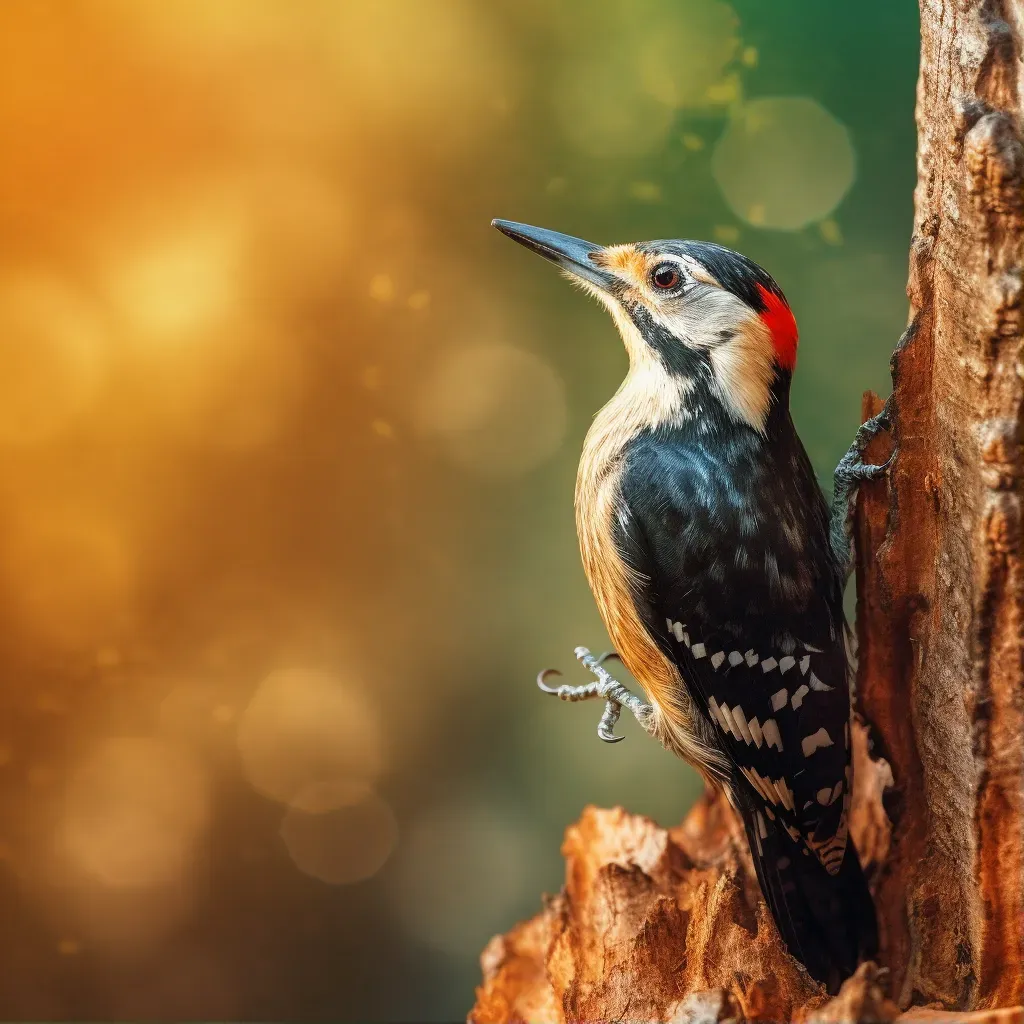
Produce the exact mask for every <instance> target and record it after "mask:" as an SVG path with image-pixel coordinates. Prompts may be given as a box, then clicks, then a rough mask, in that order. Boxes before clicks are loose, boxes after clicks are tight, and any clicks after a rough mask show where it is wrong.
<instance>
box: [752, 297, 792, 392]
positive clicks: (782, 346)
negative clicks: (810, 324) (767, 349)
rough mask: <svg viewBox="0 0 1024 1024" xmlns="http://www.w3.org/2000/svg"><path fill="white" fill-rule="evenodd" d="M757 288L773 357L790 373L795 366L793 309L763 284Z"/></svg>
mask: <svg viewBox="0 0 1024 1024" xmlns="http://www.w3.org/2000/svg"><path fill="white" fill-rule="evenodd" d="M757 290H758V291H759V292H760V293H761V299H762V301H763V302H764V305H765V310H764V312H763V313H762V314H761V319H762V320H763V321H764V322H765V323H766V324H767V325H768V330H770V331H771V332H772V341H774V342H775V358H776V359H777V360H778V361H779V365H780V366H781V367H782V368H783V369H784V370H789V371H790V372H791V373H792V371H793V367H795V366H796V342H797V330H796V320H795V319H793V311H792V310H791V309H790V308H789V305H788V303H787V302H786V300H785V299H784V298H783V297H782V296H781V295H776V294H775V292H772V291H769V290H768V289H767V288H765V286H764V285H763V284H759V285H758V286H757Z"/></svg>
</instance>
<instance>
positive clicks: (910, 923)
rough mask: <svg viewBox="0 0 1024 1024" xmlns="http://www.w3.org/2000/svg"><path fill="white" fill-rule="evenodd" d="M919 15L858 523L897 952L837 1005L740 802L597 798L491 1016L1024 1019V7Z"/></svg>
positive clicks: (886, 895)
mask: <svg viewBox="0 0 1024 1024" xmlns="http://www.w3.org/2000/svg"><path fill="white" fill-rule="evenodd" d="M921 31H922V48H921V75H920V81H919V83H918V102H917V123H918V140H919V142H918V184H917V190H916V193H915V218H914V237H913V241H912V245H911V259H910V283H909V286H908V294H909V296H910V301H911V317H910V325H909V327H908V328H907V331H906V333H905V334H904V336H903V338H902V340H901V341H900V344H899V346H898V348H897V350H896V352H895V354H894V356H893V360H892V371H893V386H894V391H893V399H892V403H891V408H892V409H893V414H894V415H893V431H892V436H891V437H880V438H878V439H876V442H875V444H874V447H873V450H872V451H871V452H870V453H869V458H871V459H872V460H873V461H881V460H883V459H884V458H885V457H886V456H887V455H888V454H889V452H890V451H891V450H892V447H893V444H895V446H896V456H895V458H894V460H893V463H892V467H891V472H890V474H889V482H888V484H885V483H879V484H873V485H870V486H869V487H867V488H865V493H864V494H863V495H862V498H861V506H860V509H859V512H858V518H857V526H856V532H857V540H858V573H857V596H858V608H859V613H858V634H859V640H860V653H861V661H860V670H859V676H858V710H859V713H860V715H861V716H862V717H863V719H864V721H865V723H866V725H864V726H858V727H857V728H856V729H855V738H856V739H855V772H856V791H855V798H854V809H853V820H852V825H851V832H852V835H853V837H854V841H855V842H856V844H857V847H858V850H860V852H861V856H862V860H863V861H864V863H865V867H866V868H867V870H868V871H869V875H870V877H871V879H872V885H873V890H874V892H875V896H876V903H877V905H878V910H879V918H880V928H881V940H882V950H881V954H880V963H881V966H882V968H884V970H882V971H879V970H877V969H876V968H875V967H874V966H873V965H864V966H862V967H861V969H860V971H859V972H858V973H857V975H856V976H855V977H854V978H852V979H850V981H849V982H847V984H846V986H844V989H843V992H842V993H841V994H840V995H839V996H838V997H837V998H836V999H835V1000H833V1001H831V1002H829V1001H828V1000H827V997H826V995H825V993H824V992H823V990H822V989H821V988H820V987H819V986H817V985H816V984H815V983H814V982H813V981H812V980H811V979H810V978H809V977H808V976H807V974H806V973H805V972H804V971H803V970H802V969H801V968H800V967H799V965H798V964H797V963H796V962H795V961H794V960H793V959H792V958H790V957H789V956H788V954H786V953H785V951H784V949H783V947H782V945H781V943H780V940H779V938H778V936H777V934H776V932H775V928H774V926H773V924H772V922H771V920H770V918H769V916H768V914H767V911H766V909H765V907H764V905H763V903H762V902H761V900H760V897H759V893H758V890H757V886H756V882H755V881H754V878H753V871H752V867H751V864H750V860H749V856H748V854H747V852H746V848H745V842H744V840H743V837H742V835H741V833H740V831H739V829H738V827H737V825H736V822H735V821H734V819H733V817H732V814H731V812H730V811H729V809H728V807H727V806H726V804H725V803H724V801H723V800H722V799H721V798H719V797H705V798H704V799H703V800H702V801H700V802H699V803H698V805H697V806H696V808H695V809H694V810H693V811H692V812H691V813H690V815H689V817H688V818H687V819H686V821H685V822H684V823H683V825H681V826H680V827H678V828H676V829H673V830H670V831H665V830H662V829H659V828H657V827H656V826H655V825H654V824H653V823H652V822H650V821H647V820H646V819H641V818H636V817H631V816H630V815H628V814H626V813H625V812H623V811H621V810H616V811H598V810H594V809H588V810H587V811H586V812H585V813H584V815H583V818H582V819H581V820H580V822H579V823H578V824H576V825H574V826H573V827H572V828H570V829H569V831H568V833H567V835H566V840H565V845H564V847H563V852H564V854H565V856H566V859H567V877H566V886H565V888H564V890H563V892H562V893H561V894H560V895H559V896H557V897H555V898H553V899H552V900H550V901H549V902H548V904H547V906H546V907H545V909H544V911H543V912H542V913H541V914H539V915H538V916H537V917H535V918H534V919H533V920H532V921H529V922H526V923H525V924H522V925H519V926H518V927H517V928H515V929H513V931H511V932H510V933H509V934H508V935H506V936H503V937H499V938H497V939H495V940H493V941H492V942H491V944H490V945H489V946H488V948H487V950H486V951H485V953H484V956H483V971H484V981H483V984H482V986H481V987H480V989H479V990H478V993H477V996H478V998H477V1003H476V1006H475V1007H474V1009H473V1010H472V1011H471V1013H470V1020H472V1021H475V1022H478V1024H484V1022H511V1021H520V1020H538V1021H576V1020H587V1021H592V1020H621V1019H635V1020H652V1021H655V1020H656V1021H670V1020H671V1021H718V1020H725V1019H737V1020H789V1019H793V1018H797V1019H806V1020H817V1021H833V1020H835V1021H838V1020H847V1021H849V1020H864V1021H867V1020H892V1019H894V1018H896V1017H897V1015H898V1014H900V1012H901V1011H905V1013H904V1016H905V1017H906V1019H908V1020H911V1019H913V1020H924V1019H944V1018H945V1015H944V1014H943V1013H942V1011H943V1010H945V1011H954V1010H955V1011H963V1012H958V1013H956V1014H955V1015H953V1016H951V1017H950V1019H955V1020H958V1021H966V1020H977V1021H981V1020H985V1021H996V1020H999V1021H1010V1020H1014V1021H1017V1020H1020V1021H1024V1011H1022V1010H1021V1008H1020V1005H1019V1004H1020V1003H1021V1002H1024V685H1022V679H1024V663H1022V656H1024V634H1022V629H1024V571H1022V565H1021V550H1020V548H1021V531H1022V512H1021V490H1022V486H1024V484H1022V473H1024V463H1022V457H1021V416H1022V412H1024V406H1022V401H1024V362H1022V350H1021V338H1022V334H1024V325H1022V317H1021V295H1022V287H1024V282H1022V261H1024V192H1022V189H1024V146H1022V143H1021V104H1020V92H1021V84H1022V76H1024V64H1022V62H1021V61H1022V56H1024V0H921ZM875 401H877V400H872V399H868V401H867V403H866V406H867V407H866V409H865V413H866V414H867V413H869V412H872V411H874V409H873V408H872V405H873V402H875ZM869 751H870V752H869ZM1000 1007H1001V1008H1004V1009H1002V1010H999V1009H998V1008H1000ZM969 1011H973V1012H971V1013H970V1016H965V1012H969Z"/></svg>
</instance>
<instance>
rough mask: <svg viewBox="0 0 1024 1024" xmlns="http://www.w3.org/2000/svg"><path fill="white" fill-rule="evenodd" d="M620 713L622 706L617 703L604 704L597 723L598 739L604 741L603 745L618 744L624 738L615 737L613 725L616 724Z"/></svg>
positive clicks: (611, 701)
mask: <svg viewBox="0 0 1024 1024" xmlns="http://www.w3.org/2000/svg"><path fill="white" fill-rule="evenodd" d="M621 713H622V705H621V704H620V703H619V702H618V701H615V700H610V701H607V702H606V703H605V706H604V713H603V714H602V715H601V721H600V722H598V723H597V736H598V739H602V740H604V741H605V743H619V742H620V741H622V740H624V739H625V738H626V737H625V736H616V735H615V723H616V722H618V720H619V715H620V714H621Z"/></svg>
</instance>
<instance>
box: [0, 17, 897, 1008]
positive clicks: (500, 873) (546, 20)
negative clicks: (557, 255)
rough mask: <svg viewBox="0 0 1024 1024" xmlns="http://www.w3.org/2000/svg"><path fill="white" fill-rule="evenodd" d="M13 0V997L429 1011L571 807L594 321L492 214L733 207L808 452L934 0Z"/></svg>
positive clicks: (862, 276) (658, 777)
mask: <svg viewBox="0 0 1024 1024" xmlns="http://www.w3.org/2000/svg"><path fill="white" fill-rule="evenodd" d="M841 7H842V5H811V4H807V3H805V2H800V0H777V2H774V3H772V4H764V3H759V2H756V0H733V2H731V3H726V2H724V0H672V2H668V3H666V2H665V0H661V2H658V3H655V2H653V0H634V2H630V0H395V2H392V3H389V4H378V3H372V2H357V0H303V2H301V3H288V2H286V0H175V2H173V3H166V2H158V0H6V2H5V3H3V5H2V6H0V238H2V240H3V241H2V245H0V489H2V492H3V493H2V501H0V523H2V530H0V602H2V606H3V613H4V614H3V624H4V625H3V630H2V633H0V709H2V714H0V892H2V903H0V906H2V907H3V912H2V913H0V943H2V947H0V948H2V953H3V963H4V970H3V971H2V972H0V1018H3V1019H22V1020H29V1019H50V1020H54V1019H67V1018H74V1019H103V1018H117V1019H153V1018H161V1019H170V1018H193V1019H196V1018H198V1019H207V1020H210V1019H225V1018H231V1019H262V1020H267V1019H294V1020H298V1019H331V1020H345V1019H352V1020H435V1019H436V1020H444V1019H454V1018H456V1017H459V1016H460V1015H462V1014H464V1013H465V1011H466V1009H467V1008H468V1006H469V1005H470V1002H471V999H472V986H473V984H474V983H475V981H476V980H477V978H478V963H477V957H478V954H479V952H480V950H481V949H482V947H483V946H484V944H485V943H486V941H487V940H488V939H489V937H490V936H491V935H492V934H493V933H494V932H496V931H499V930H504V929H505V928H507V927H508V926H510V925H511V924H512V923H513V922H514V921H515V920H516V919H518V918H520V917H522V916H525V915H527V914H529V913H531V912H533V911H534V910H535V909H536V908H537V907H538V906H539V901H540V895H541V892H542V891H544V890H548V891H551V890H555V889H557V887H558V886H559V884H560V879H561V863H560V857H559V853H558V846H559V841H560V836H561V832H562V830H563V828H564V827H565V825H566V824H568V823H569V822H570V821H571V820H572V819H573V817H574V816H575V815H576V814H578V812H579V810H580V809H581V807H582V806H583V805H584V803H587V802H596V803H614V802H622V803H625V804H626V805H627V806H628V807H629V808H630V809H632V810H635V811H641V812H644V813H649V814H651V815H654V816H656V817H658V818H659V819H660V820H662V821H664V822H673V821H676V820H678V819H679V818H680V817H681V815H682V814H683V813H684V811H685V809H686V807H687V806H688V804H689V803H690V802H691V801H692V799H693V797H694V795H695V792H696V779H695V776H694V775H693V773H692V772H690V771H689V769H687V768H685V767H684V766H683V765H681V764H679V763H678V762H676V761H674V760H673V759H672V758H671V757H669V756H668V755H667V754H665V753H664V752H663V751H661V750H660V749H658V748H656V747H655V746H653V745H652V744H651V743H648V742H645V740H644V739H643V738H642V737H641V736H640V735H639V734H638V733H637V730H636V729H635V728H631V727H630V726H629V724H628V723H624V725H623V728H624V730H625V732H626V733H627V735H628V739H627V742H625V743H624V744H621V745H619V746H617V747H615V748H608V747H605V746H604V745H603V744H601V743H600V742H599V741H598V740H597V738H596V733H595V729H596V725H597V717H598V713H599V709H598V708H595V707H588V706H574V707H569V706H565V705H561V704H559V703H558V702H553V701H548V700H546V699H544V698H542V697H541V695H540V694H538V693H537V691H536V689H535V688H534V686H533V682H532V680H533V677H534V675H535V674H536V672H537V670H538V669H539V668H541V667H543V666H546V665H559V666H561V667H562V668H565V669H567V670H569V669H571V668H572V649H573V647H575V646H576V645H578V644H586V645H588V646H590V647H592V648H594V649H600V648H602V647H603V646H604V644H605V642H606V641H605V639H604V637H603V634H602V630H601V628H600V624H599V622H598V619H597V616H596V613H595V611H594V609H593V605H592V601H591V599H590V595H589V593H588V591H587V588H586V584H585V582H584V579H583V575H582V572H581V569H580V567H579V564H578V555H577V551H576V541H575V535H574V528H573V517H572V486H573V477H574V472H575V463H576V458H577V455H578V451H579V447H580V443H581V440H582V437H583V435H584V433H585V431H586V428H587V425H588V422H589V419H590V417H591V416H592V415H593V413H594V411H596V409H597V408H598V407H599V406H600V405H601V404H602V403H603V402H604V401H605V400H606V399H607V397H609V396H610V394H611V393H612V391H613V390H614V388H615V387H616V386H617V383H618V380H619V379H620V378H621V376H622V373H623V372H624V355H623V353H622V350H621V346H620V345H619V342H618V340H617V338H616V336H615V334H614V330H613V328H612V326H611V325H610V323H608V322H607V319H606V317H605V316H604V314H603V313H602V312H601V311H600V310H598V309H597V308H595V307H594V306H593V305H592V304H589V303H588V302H587V301H586V300H585V299H584V298H583V297H582V296H581V295H580V294H579V293H577V292H574V291H573V290H572V289H570V288H568V287H567V286H566V285H565V283H564V282H563V281H561V280H560V279H559V277H558V275H557V274H556V273H554V272H553V271H552V269H551V268H550V267H548V266H546V265H544V264H543V263H542V262H541V261H538V260H536V259H534V258H532V257H530V256H528V255H527V254H526V253H525V252H523V251H522V250H521V249H518V248H517V247H515V246H513V245H512V244H511V243H510V242H508V241H507V240H506V239H503V238H501V237H500V236H499V235H497V234H496V233H495V232H493V231H492V230H491V229H490V228H489V226H488V223H489V220H490V218H491V217H494V216H501V217H509V218H514V219H519V220H526V221H530V222H533V223H538V224H542V225H545V226H550V227H553V228H557V229H561V230H566V231H569V232H572V233H574V234H579V235H584V236H587V237H591V238H593V239H594V240H596V241H601V242H612V241H624V240H630V239H637V238H645V237H646V238H651V237H666V236H681V237H697V238H713V239H716V240H719V241H722V242H725V243H727V244H730V245H733V246H735V247H737V248H739V249H742V250H743V251H745V252H747V253H748V254H749V255H751V256H753V257H754V258H755V259H758V260H760V261H761V262H763V263H764V264H765V265H766V266H768V267H769V268H770V269H771V271H772V272H773V273H774V274H775V275H776V276H777V277H778V279H779V280H780V282H781V283H782V285H783V287H784V288H785V289H786V291H787V293H788V295H789V297H790V299H791V301H792V303H793V305H794V308H795V310H796V313H797V316H798V319H799V321H800V324H801V333H802V338H803V347H802V349H801V367H800V372H799V374H798V376H797V383H796V386H795V391H794V414H795V416H796V419H797V422H798V426H799V427H800V428H801V430H802V432H803V435H804V437H805V440H806V442H807V445H808V448H809V450H810V451H811V454H812V457H813V459H814V461H815V464H816V466H817V468H818V469H819V471H820V472H821V473H822V475H823V479H827V473H828V471H829V469H830V467H831V466H832V465H834V463H835V461H836V459H837V457H838V455H839V454H840V453H841V451H842V450H843V449H844V447H845V444H846V442H847V440H848V438H849V436H850V435H851V434H852V431H853V428H854V425H855V423H856V419H857V414H858V409H859V395H860V392H861V391H862V389H863V388H865V387H869V386H870V387H874V388H876V389H879V390H883V391H884V390H885V388H886V386H887V376H886V359H887V354H888V352H889V350H890V349H891V348H892V345H893V343H894V341H895V340H896V338H897V336H898V334H899V332H900V330H901V328H902V326H903V322H904V319H905V312H906V305H905V299H904V296H903V281H904V278H905V272H904V271H905V251H906V243H907V238H908V233H909V226H910V213H911V210H910V197H911V188H912V183H913V144H914V139H913V123H912V105H913V81H914V74H915V67H916V21H915V18H916V14H915V11H914V10H913V5H912V4H909V3H908V4H892V3H891V2H890V0H870V2H867V3H864V4H861V5H856V9H845V8H843V9H840V8H841Z"/></svg>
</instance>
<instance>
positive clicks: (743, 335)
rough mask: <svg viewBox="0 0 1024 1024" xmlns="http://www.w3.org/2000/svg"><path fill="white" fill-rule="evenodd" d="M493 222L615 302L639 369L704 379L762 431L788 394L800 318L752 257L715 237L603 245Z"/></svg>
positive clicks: (669, 378)
mask: <svg viewBox="0 0 1024 1024" xmlns="http://www.w3.org/2000/svg"><path fill="white" fill-rule="evenodd" d="M492 223H493V225H494V227H496V228H497V229H498V230H499V231H501V232H503V233H504V234H506V235H508V236H509V238H512V239H515V241H517V242H519V243H520V244H522V245H524V246H526V248H527V249H530V250H532V251H533V252H535V253H537V254H538V255H540V256H543V257H544V258H545V259H547V260H550V261H551V262H552V263H554V264H556V265H557V266H558V267H560V268H561V269H562V270H563V271H564V272H565V273H566V274H567V275H568V276H569V277H570V278H571V279H572V280H574V281H576V282H578V283H579V284H580V285H582V287H583V288H585V289H586V290H587V291H588V292H590V293H591V294H592V295H594V296H595V297H596V298H598V299H599V300H600V301H601V302H602V303H603V304H604V305H605V306H606V307H607V308H608V309H609V311H610V312H611V314H612V317H613V319H614V320H615V323H616V325H617V327H618V328H619V333H620V334H621V335H622V339H623V341H624V342H625V345H626V350H627V351H628V353H629V358H630V364H631V367H632V369H633V370H634V371H641V372H645V373H646V374H649V375H651V376H652V377H653V378H655V379H657V380H660V383H661V386H663V387H664V388H666V389H670V388H675V389H678V390H680V391H683V392H685V391H686V390H687V389H690V388H692V387H693V385H694V382H695V380H697V379H698V378H701V379H706V380H707V382H708V383H709V384H710V386H711V387H712V389H713V391H714V393H715V395H716V397H717V398H718V399H719V400H720V401H721V403H722V405H723V406H724V407H725V408H726V409H727V411H728V412H729V413H730V414H731V415H732V417H733V418H734V419H736V420H738V421H740V422H744V423H747V424H748V425H750V426H751V427H753V428H754V429H755V430H758V431H760V432H764V430H765V428H766V424H767V421H768V417H769V413H770V412H771V409H772V407H773V404H777V403H783V404H784V403H787V402H788V396H789V382H790V380H791V378H792V373H793V369H794V367H795V366H796V349H797V329H796V321H795V320H794V319H793V313H792V312H791V310H790V308H789V304H788V303H787V302H786V299H785V296H784V295H783V294H782V291H781V290H780V289H779V286H778V285H777V284H776V283H775V281H774V280H773V279H772V278H771V276H770V275H769V274H768V273H766V272H765V271H764V270H762V269H761V267H759V266H758V265H757V264H756V263H754V262H753V261H752V260H749V259H747V258H746V257H745V256H742V255H740V254H739V253H738V252H733V251H732V250H731V249H726V248H725V247H724V246H721V245H715V244H714V243H713V242H695V241H686V240H680V239H672V240H659V241H653V242H636V243H628V244H625V245H611V246H600V245H595V244H593V243H592V242H585V241H583V239H581V238H573V237H572V236H571V235H563V234H560V233H559V232H557V231H547V230H545V229H544V228H536V227H531V226H530V225H528V224H517V223H515V222H513V221H506V220H495V221H493V222H492Z"/></svg>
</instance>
